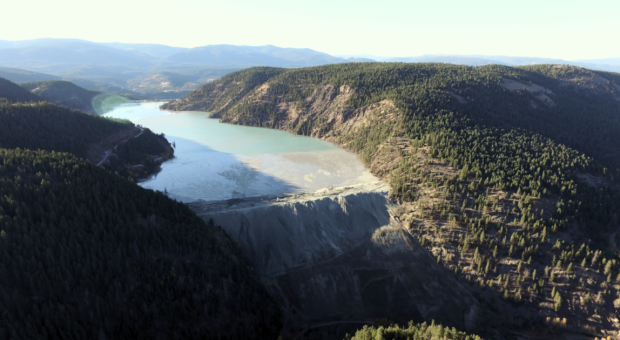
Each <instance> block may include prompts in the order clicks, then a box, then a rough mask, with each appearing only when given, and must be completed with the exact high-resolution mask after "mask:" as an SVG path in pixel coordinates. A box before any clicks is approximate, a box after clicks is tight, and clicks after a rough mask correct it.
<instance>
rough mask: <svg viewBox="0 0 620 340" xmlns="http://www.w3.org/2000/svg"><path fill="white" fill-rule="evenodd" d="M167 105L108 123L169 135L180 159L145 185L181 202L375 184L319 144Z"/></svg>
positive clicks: (144, 106)
mask: <svg viewBox="0 0 620 340" xmlns="http://www.w3.org/2000/svg"><path fill="white" fill-rule="evenodd" d="M161 104H162V103H136V104H127V105H122V106H120V107H117V108H116V109H115V110H113V111H111V112H109V113H107V114H106V115H105V116H109V117H116V118H125V119H129V120H131V121H132V122H134V123H135V124H139V125H142V126H144V127H147V128H149V129H151V130H152V131H153V132H155V133H164V134H165V136H166V138H167V139H168V141H169V142H170V143H174V144H175V145H176V149H175V156H176V157H175V158H174V159H172V160H170V161H167V162H165V163H164V164H162V171H161V172H160V173H158V174H157V175H155V176H153V177H152V178H150V179H148V180H146V181H144V182H141V183H140V185H141V186H143V187H145V188H149V189H154V190H160V191H164V190H166V191H167V192H168V193H169V195H170V196H171V197H173V198H176V199H179V200H182V201H186V202H188V201H196V200H207V201H209V200H220V199H229V198H234V197H244V196H258V195H266V194H280V193H292V192H303V191H316V190H318V189H322V188H325V187H332V186H333V187H339V186H345V185H351V184H358V183H363V182H369V181H375V180H376V178H375V177H374V176H372V175H371V174H370V173H369V172H368V171H367V170H366V169H365V168H364V166H363V165H362V163H361V162H360V161H359V160H358V158H357V157H356V156H355V155H353V154H352V153H349V152H347V151H345V150H343V149H340V148H338V147H337V146H335V145H333V144H331V143H328V142H325V141H323V140H320V139H316V138H311V137H303V136H295V135H292V134H290V133H288V132H284V131H279V130H272V129H264V128H255V127H247V126H239V125H230V124H222V123H220V122H219V120H218V119H212V118H209V114H208V113H205V112H189V111H188V112H180V113H173V112H168V111H163V110H160V109H159V105H161Z"/></svg>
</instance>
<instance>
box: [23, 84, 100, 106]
mask: <svg viewBox="0 0 620 340" xmlns="http://www.w3.org/2000/svg"><path fill="white" fill-rule="evenodd" d="M20 86H21V87H23V88H25V89H27V90H28V91H30V92H32V93H33V94H36V95H37V96H39V97H41V98H42V99H44V100H47V101H49V102H52V103H55V104H59V105H63V106H66V107H69V108H73V109H78V110H83V111H89V112H92V111H93V110H94V109H93V98H95V96H97V95H98V94H101V93H102V92H97V91H89V90H86V89H84V88H81V87H79V86H77V85H75V84H73V83H71V82H68V81H64V80H48V81H36V82H28V83H22V84H20Z"/></svg>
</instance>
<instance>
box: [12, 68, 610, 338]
mask: <svg viewBox="0 0 620 340" xmlns="http://www.w3.org/2000/svg"><path fill="white" fill-rule="evenodd" d="M0 81H2V82H1V83H0V85H1V87H0V94H2V96H3V99H2V100H1V101H0V132H1V134H0V147H2V148H3V149H2V150H0V151H1V153H0V160H1V161H2V164H0V180H2V181H3V183H5V184H7V185H5V186H4V187H3V189H1V190H4V191H1V192H0V193H2V194H3V196H2V198H0V230H2V232H3V234H2V235H3V236H0V242H6V247H7V248H6V249H10V252H9V253H6V254H8V255H6V256H4V257H3V256H0V266H5V267H0V268H12V269H8V270H13V271H15V269H14V268H16V267H14V264H13V263H12V262H10V259H11V258H18V259H19V258H21V257H25V258H28V259H29V260H27V261H29V262H28V263H29V265H30V266H31V267H32V268H44V266H43V265H42V263H51V262H50V260H49V259H48V258H47V257H49V256H59V257H61V258H62V261H64V262H63V263H71V264H69V265H67V266H76V267H75V268H79V269H76V270H68V271H63V275H65V276H67V277H69V278H70V279H69V280H66V281H64V282H65V283H63V285H60V281H58V275H57V274H45V275H49V276H51V277H53V280H52V281H53V282H52V283H51V285H50V287H48V288H46V289H43V288H42V287H41V286H40V285H39V283H40V282H47V281H45V280H44V279H41V280H39V281H40V282H39V281H38V282H37V283H34V282H33V283H30V282H29V281H28V279H29V277H33V276H36V275H39V276H41V275H43V274H41V273H43V272H45V269H37V270H34V271H33V272H32V273H30V274H28V275H19V276H18V277H19V280H20V281H19V284H16V283H14V282H13V281H6V280H5V281H3V285H4V287H8V288H7V289H9V290H10V291H11V292H12V293H11V294H12V295H3V292H2V291H1V290H0V303H2V304H3V305H6V306H9V309H8V310H9V312H8V313H9V314H7V315H9V317H7V318H5V319H0V322H5V324H6V322H9V321H10V320H11V321H10V322H15V320H17V319H19V315H20V311H22V312H21V313H23V311H24V310H26V313H28V315H32V319H33V320H35V321H33V322H35V323H41V322H43V321H42V320H50V319H51V317H50V315H52V314H53V308H52V309H50V308H48V307H46V305H44V304H45V301H48V300H46V299H49V296H54V294H57V293H58V292H60V291H62V296H66V297H69V296H71V299H73V300H71V301H74V300H75V299H77V300H79V301H78V302H66V303H67V304H69V305H70V306H72V307H70V312H69V313H70V315H71V320H72V321H71V322H73V321H74V320H80V321H79V323H80V324H79V325H78V324H75V323H67V322H63V321H60V320H54V321H53V322H54V325H55V326H53V327H52V328H46V332H52V333H54V334H60V333H58V332H59V331H58V329H61V330H62V331H63V332H64V331H72V332H73V331H75V332H78V333H82V334H94V333H92V332H94V331H93V330H99V332H102V333H103V334H106V335H109V334H123V336H122V338H127V337H131V336H130V334H134V333H135V332H136V328H135V327H134V326H133V325H126V324H122V323H120V324H119V323H113V322H110V321H109V320H108V319H106V315H108V314H107V313H112V311H118V310H121V309H122V307H120V306H121V303H123V304H124V303H126V302H127V299H128V298H129V297H131V302H130V305H131V306H132V307H130V310H129V312H128V313H129V314H127V317H129V318H133V320H136V322H138V323H141V324H143V325H146V324H150V323H153V322H155V321H154V320H156V319H158V318H160V317H161V318H164V319H166V320H167V321H166V323H164V324H161V326H160V327H159V328H157V329H155V330H153V332H152V334H153V335H156V336H163V335H164V334H170V332H178V331H179V329H181V328H182V324H183V323H184V322H185V320H191V323H192V326H191V327H190V328H189V330H188V332H190V333H188V334H191V335H189V336H190V337H197V338H200V337H201V336H204V334H207V333H208V331H207V330H206V329H208V328H209V327H211V326H207V325H214V326H213V327H215V328H212V331H210V332H211V333H208V334H211V335H214V334H223V333H221V332H222V331H221V330H222V329H224V328H225V327H226V326H224V325H225V324H226V323H227V322H229V319H230V318H231V316H230V315H231V314H230V313H233V311H236V312H234V313H245V314H243V315H245V316H244V318H245V320H247V321H248V323H247V324H246V326H244V327H245V328H243V329H244V330H243V331H240V332H241V333H234V332H230V333H226V334H229V335H231V337H239V336H241V337H243V335H241V334H243V333H247V332H249V331H251V330H254V331H256V332H261V334H263V335H264V337H265V338H273V337H274V336H275V335H279V336H280V337H282V338H283V339H293V338H295V339H316V338H329V339H342V338H347V339H349V338H351V334H358V335H359V336H362V335H363V334H370V333H373V334H374V332H383V331H385V330H387V329H390V330H391V331H390V332H396V334H413V333H416V332H421V331H420V330H424V332H425V334H427V335H428V334H430V333H429V332H431V333H432V332H443V333H445V334H453V337H454V339H457V338H458V337H461V338H466V335H465V334H464V333H459V331H465V332H468V334H477V335H480V336H482V337H483V338H488V339H513V338H515V334H518V337H519V336H521V335H523V337H527V338H532V339H548V338H561V337H563V336H572V337H577V338H579V337H586V338H587V337H593V336H597V337H598V336H614V335H616V334H618V332H619V331H620V323H618V318H617V317H616V308H617V305H619V304H620V303H619V302H618V301H620V300H619V299H618V298H617V296H620V274H619V273H620V264H619V263H620V258H619V257H618V251H619V250H620V249H619V248H618V244H620V242H619V241H618V232H617V228H618V221H619V220H618V214H617V211H618V208H619V207H620V193H619V191H618V183H619V182H618V181H620V175H619V174H620V172H619V171H620V170H619V168H618V164H619V163H618V159H619V154H618V150H620V148H619V147H620V144H618V143H619V142H618V140H617V139H614V136H615V134H616V132H617V131H618V129H619V128H620V118H619V117H620V116H619V112H620V104H619V103H620V101H619V100H618V94H617V90H618V89H619V88H620V83H619V82H620V77H619V76H618V75H616V74H612V73H606V72H599V71H591V70H586V69H580V68H574V67H569V66H565V65H542V66H528V67H521V68H510V67H504V66H498V65H493V66H481V67H466V66H457V65H446V64H411V65H408V64H369V63H351V64H341V65H329V66H320V67H311V68H300V69H283V68H271V67H257V68H249V69H245V70H242V71H238V72H233V73H230V74H228V75H225V76H223V77H222V78H220V79H218V80H215V81H211V82H209V83H207V84H206V85H203V86H201V87H200V88H198V89H196V90H195V91H193V92H191V93H189V94H188V95H187V96H186V97H185V98H182V99H178V100H172V101H168V102H165V101H161V102H149V101H144V102H131V101H129V100H127V99H123V98H122V99H119V98H117V97H114V96H113V95H107V94H97V93H94V92H89V91H86V90H84V89H80V88H79V87H77V86H75V85H73V84H71V83H67V82H64V81H58V80H54V81H49V82H32V83H25V84H22V86H19V85H17V84H14V83H12V82H10V81H8V80H4V79H0ZM45 96H49V97H48V98H52V99H53V100H55V101H56V104H51V103H48V102H44V101H43V99H45ZM91 96H92V97H91ZM63 98H66V99H70V100H72V101H63V100H64V99H63ZM79 98H82V99H80V100H79V101H75V100H77V99H79ZM98 98H99V99H98ZM98 100H100V101H99V102H98ZM61 105H62V106H61ZM72 105H73V106H78V108H82V110H87V109H88V107H87V105H92V106H90V107H91V108H93V110H94V112H95V113H96V114H86V113H83V112H81V111H78V110H74V109H71V108H69V107H70V106H72ZM79 105H81V106H79ZM95 107H96V108H98V109H95ZM25 122H28V123H27V124H26V123H25ZM31 150H32V151H31ZM34 150H38V151H34ZM99 182H101V183H108V184H106V187H105V188H106V189H102V187H100V186H98V184H97V183H99ZM89 190H90V191H89ZM85 191H88V193H86V192H85ZM91 191H92V192H91ZM97 193H101V195H104V196H102V197H105V203H103V205H102V203H101V201H100V200H101V198H100V196H99V195H98V194H97ZM23 195H27V196H23ZM93 195H94V196H93ZM23 197H28V198H26V199H24V198H23ZM57 197H62V200H63V201H66V202H69V203H68V205H67V207H66V208H63V209H61V208H59V207H58V203H57V202H58V198H57ZM129 197H134V198H135V199H133V200H129V199H128V198H129ZM122 202H124V203H122ZM120 206H124V208H119V207H120ZM154 206H156V207H158V209H162V211H163V212H164V213H158V212H157V211H156V210H157V209H156V210H153V209H154V208H153V207H154ZM57 211H67V212H71V213H70V215H66V216H65V215H64V214H65V213H63V215H62V216H59V215H57V214H56V212H57ZM117 211H120V212H121V213H120V215H119V216H123V217H118V218H117V217H115V215H118V214H117V213H116V212H117ZM67 214H69V213H67ZM119 218H121V219H122V221H121V220H119ZM48 222H49V223H51V224H50V225H51V226H52V227H51V229H50V230H57V229H58V230H63V233H68V231H67V230H69V229H67V227H66V226H67V224H70V225H72V226H74V228H84V229H83V230H82V232H80V233H79V238H78V239H77V241H71V242H70V243H68V244H65V243H64V241H62V238H60V239H58V240H59V241H58V242H57V243H53V246H52V245H49V244H48V243H45V244H46V247H50V249H53V250H51V251H52V254H57V255H46V254H47V253H44V252H41V251H39V250H40V249H42V248H41V247H42V246H41V244H43V243H41V242H43V241H40V240H39V238H38V236H37V235H38V233H39V231H38V229H37V228H44V229H45V228H46V226H48ZM110 223H112V224H115V225H122V226H123V229H109V228H110V227H109V225H110ZM37 226H43V227H37ZM145 228H146V229H145ZM151 228H155V229H152V231H150V230H151ZM45 230H47V229H45ZM177 230H181V231H180V234H179V235H176V236H174V237H173V238H174V242H173V241H172V240H169V239H166V238H167V237H171V236H170V235H171V234H168V233H171V232H173V231H177ZM192 230H193V231H192ZM144 233H146V234H144ZM197 233H198V234H200V233H203V234H200V235H198V234H197ZM70 234H71V233H69V234H62V235H70ZM147 234H148V235H147ZM7 235H8V236H7ZM54 235H56V234H54ZM76 235H77V234H76ZM90 235H95V236H94V237H95V238H93V236H90ZM106 235H113V236H106ZM129 235H133V236H129ZM166 235H168V236H166ZM192 235H194V236H195V235H198V237H199V239H200V241H197V242H198V243H192V242H194V241H193V238H192V237H193V236H192ZM49 237H51V238H52V239H54V240H56V238H58V237H61V236H49ZM113 239H114V240H116V241H113ZM33 240H34V241H33ZM82 240H87V241H82ZM75 242H77V243H75ZM83 242H90V243H93V242H95V243H97V244H98V246H96V247H92V249H99V250H98V251H99V252H104V253H105V254H107V255H105V256H107V257H108V259H107V260H105V261H104V263H111V262H110V261H112V262H114V263H118V261H121V259H123V258H127V259H132V261H134V260H135V261H137V262H131V263H133V264H132V266H134V267H132V268H133V269H131V270H130V269H128V268H129V267H127V268H125V269H124V271H123V273H120V274H119V273H118V272H113V271H107V270H104V271H102V272H101V274H97V275H98V276H96V275H95V274H93V273H92V272H91V269H89V268H91V267H93V266H95V267H96V266H99V264H97V263H98V262H96V261H95V262H84V261H81V260H79V257H80V256H81V255H80V254H82V252H84V250H83V248H82V246H80V247H74V246H73V244H82V243H83ZM115 242H116V243H118V246H117V247H116V249H117V250H116V253H113V251H112V250H111V249H112V246H111V245H112V244H116V243H115ZM97 247H100V248H97ZM101 247H103V248H101ZM132 247H133V248H132ZM106 249H107V250H106ZM89 251H90V250H89ZM54 252H55V253H54ZM65 253H69V254H71V255H63V254H65ZM89 254H90V253H89ZM119 254H120V255H119ZM145 254H150V255H148V256H150V259H151V260H152V261H155V262H154V263H157V264H156V265H154V267H152V268H153V269H154V270H155V274H153V272H150V271H149V269H144V268H147V267H148V266H150V264H149V265H147V267H144V266H145V264H144V263H145V262H144V261H146V262H148V261H150V260H148V259H147V257H145V256H146V255H145ZM7 256H8V257H7ZM171 256H172V258H174V259H175V260H170V258H171ZM179 257H180V258H182V259H183V260H182V261H181V262H178V261H177V260H179ZM106 261H107V262H106ZM179 261H180V260H179ZM183 261H184V262H183ZM22 262H23V261H22ZM18 263H20V262H19V261H18ZM183 263H184V264H183ZM149 268H150V267H149ZM179 268H181V269H179ZM63 270H64V269H63ZM166 271H168V272H169V274H170V277H171V279H170V280H171V281H166V280H167V279H166V280H164V279H163V276H162V275H164V276H165V275H167V274H164V272H166ZM180 272H182V273H183V275H182V277H183V278H182V279H176V275H177V273H180ZM130 273H133V274H130ZM93 275H95V276H96V277H97V278H98V280H100V281H102V282H103V281H106V280H108V281H109V280H112V279H111V278H110V276H113V275H121V276H120V278H119V280H120V281H115V282H119V283H115V285H116V286H115V287H117V288H115V289H116V290H115V292H116V293H115V294H116V296H115V297H114V298H111V297H109V296H108V297H106V298H104V296H106V294H107V293H106V291H105V287H104V286H102V285H97V284H95V285H93V284H91V283H90V280H91V279H90V278H92V277H95V276H93ZM136 275H137V276H136ZM137 277H140V278H139V279H137ZM165 277H166V278H167V276H165ZM200 277H206V281H204V284H203V281H202V280H201V279H200ZM157 280H159V285H160V286H162V287H160V288H157V289H153V285H155V286H157V282H158V281H157ZM231 280H232V281H231ZM16 282H17V281H16ZM188 284H189V285H190V286H191V287H193V288H191V289H190V288H189V287H188ZM20 285H21V286H23V287H27V288H26V289H21V288H19V287H21V286H20ZM134 287H142V288H141V291H140V292H141V293H140V294H143V292H146V293H144V294H146V295H139V296H136V295H133V293H132V292H133V289H134ZM158 287H159V286H158ZM248 287H252V288H251V289H249V288H248ZM33 289H34V290H41V291H45V294H46V296H48V297H46V298H45V299H44V300H42V301H43V302H42V304H39V302H36V303H34V304H32V305H31V306H36V308H35V307H24V306H25V303H27V302H26V301H31V298H30V295H28V294H31V292H32V291H33ZM72 289H74V290H75V289H77V290H76V292H78V295H77V297H75V296H73V295H71V294H69V292H70V291H71V290H72ZM187 289H189V290H187ZM230 289H232V290H233V291H234V292H238V293H239V294H240V296H243V297H244V298H239V299H237V298H235V296H236V295H235V294H237V293H233V294H230ZM195 290H200V291H201V292H204V294H202V295H201V294H194V295H192V297H191V299H188V298H187V297H188V296H189V295H187V294H189V291H195ZM82 291H84V296H85V298H84V299H83V300H80V299H81V297H80V294H82V293H81V292H82ZM91 292H92V294H94V296H95V297H93V298H92V299H90V298H89V296H90V294H91ZM175 292H176V293H175ZM178 292H186V293H187V294H186V293H183V294H181V295H174V294H177V293H178ZM169 296H176V297H175V299H177V300H179V299H180V300H179V301H181V302H180V303H179V304H177V305H174V306H173V307H172V309H170V311H173V313H176V314H175V315H177V314H178V315H184V316H183V317H181V318H177V317H176V316H175V315H173V314H170V313H169V311H168V310H166V311H164V310H162V309H160V308H159V306H160V304H161V303H164V302H163V301H166V299H167V297H169ZM121 297H123V298H121ZM246 299H249V300H247V301H246ZM61 300H62V299H61ZM101 300H105V301H107V302H106V303H107V304H106V305H105V306H104V304H103V303H102V302H101ZM37 301H38V300H37ZM62 301H65V300H62ZM82 301H84V303H82ZM147 301H158V302H157V303H152V304H150V305H149V303H150V302H147ZM205 303H206V304H205ZM211 305H213V307H209V306H211ZM63 306H64V305H63ZM93 306H94V307H93ZM205 306H207V307H205ZM259 306H262V307H259ZM104 307H105V308H104ZM63 308H65V307H63ZM136 308H137V309H136ZM205 308H206V309H205ZM261 308H266V309H265V310H267V311H268V312H265V313H263V312H262V309H261ZM41 310H44V312H41ZM63 310H64V309H63ZM138 310H139V311H138ZM216 310H217V311H219V312H217V313H219V314H217V315H220V317H215V316H214V315H215V314H213V313H215V312H214V311H216ZM258 310H261V312H258ZM100 311H104V312H100ZM137 311H138V312H137ZM41 313H43V315H45V316H44V317H43V318H41V315H42V314H41ZM80 313H82V314H83V313H92V315H93V316H91V317H90V319H88V318H83V317H80V316H78V315H79V314H80ZM222 313H223V314H222ZM164 315H165V316H164ZM189 315H202V316H204V317H206V319H204V320H208V322H206V323H204V322H200V321H198V320H199V319H193V318H192V317H189ZM222 315H228V316H222ZM201 318H202V317H201ZM267 320H268V321H267ZM238 321H239V322H241V323H243V322H244V321H243V320H238ZM424 322H427V323H431V324H430V325H428V324H424ZM396 324H398V325H400V326H401V327H402V328H399V327H397V326H395V325H396ZM81 325H91V326H92V327H95V328H92V327H91V326H88V327H83V326H81ZM364 325H373V327H366V328H363V329H360V328H361V327H363V326H364ZM405 325H408V327H406V326H405ZM22 326H23V324H21V323H19V327H20V328H19V332H21V333H20V334H38V333H36V332H37V331H35V329H36V328H28V327H26V326H23V327H22ZM427 327H428V328H427ZM444 327H445V328H444ZM209 329H210V328H209ZM0 332H3V329H2V328H1V327H0ZM446 332H447V333H446ZM347 333H349V335H348V336H347V335H346V334H347ZM416 334H417V333H416ZM458 334H461V335H458ZM425 336H426V335H425ZM429 336H430V335H429ZM459 339H460V338H459Z"/></svg>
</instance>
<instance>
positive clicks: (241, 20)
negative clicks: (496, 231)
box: [0, 0, 620, 60]
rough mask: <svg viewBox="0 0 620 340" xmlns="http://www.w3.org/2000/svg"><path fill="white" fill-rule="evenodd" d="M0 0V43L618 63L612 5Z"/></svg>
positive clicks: (474, 0)
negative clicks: (271, 48) (56, 41)
mask: <svg viewBox="0 0 620 340" xmlns="http://www.w3.org/2000/svg"><path fill="white" fill-rule="evenodd" d="M2 2H3V4H0V12H1V13H3V15H2V19H1V20H0V40H28V39H36V38H76V39H84V40H90V41H98V42H124V43H156V44H164V45H170V46H179V47H197V46H205V45H212V44H233V45H251V46H260V45H275V46H279V47H295V48H311V49H314V50H317V51H321V52H326V53H329V54H333V55H355V54H362V53H364V54H371V55H379V56H390V57H406V56H419V55H425V54H462V55H472V54H479V55H508V56H525V57H545V58H558V59H565V60H577V59H600V58H618V57H620V44H619V43H618V40H619V37H618V35H619V33H620V25H618V23H620V1H618V0H588V1H586V0H579V1H575V0H561V1H558V0H521V1H498V0H492V1H490V0H468V1H465V0H458V1H455V0H427V1H417V0H408V1H404V0H381V1H379V0H375V1H365V0H356V1H351V0H340V1H339V0H329V1H328V0H312V1H307V0H304V1H299V0H286V1H284V0H217V1H213V0H174V1H171V0H105V1H101V0H100V1H94V0H53V1H50V0H20V1H9V0H3V1H2Z"/></svg>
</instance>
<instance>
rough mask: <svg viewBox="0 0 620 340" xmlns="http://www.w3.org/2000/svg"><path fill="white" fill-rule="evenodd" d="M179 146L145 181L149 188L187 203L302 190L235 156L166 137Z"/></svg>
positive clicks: (195, 143) (201, 145)
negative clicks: (157, 170) (156, 171)
mask: <svg viewBox="0 0 620 340" xmlns="http://www.w3.org/2000/svg"><path fill="white" fill-rule="evenodd" d="M166 138H167V139H168V141H169V142H170V143H172V144H173V145H176V147H175V157H174V158H173V159H171V160H169V161H167V162H165V163H163V164H162V166H161V167H162V171H161V172H159V173H158V174H156V175H154V176H152V177H150V178H148V179H146V180H144V181H142V182H141V183H140V185H141V186H142V187H144V188H147V189H153V190H159V191H162V192H166V193H167V194H168V196H169V197H171V198H174V199H177V200H180V201H183V202H186V203H188V202H196V201H215V200H227V199H231V198H243V197H254V196H262V195H276V194H281V193H291V192H297V191H299V190H300V188H299V187H297V186H295V185H294V184H291V183H289V182H286V181H284V180H281V179H279V178H276V177H273V176H271V175H267V174H265V173H262V172H260V171H258V170H256V169H254V168H252V167H250V166H248V165H247V164H245V163H243V162H242V161H240V160H239V159H238V158H237V157H236V156H235V155H234V154H231V153H227V152H221V151H217V150H214V149H212V148H210V147H208V146H206V145H203V144H200V143H197V142H195V141H192V140H188V139H184V138H180V137H177V136H166Z"/></svg>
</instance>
